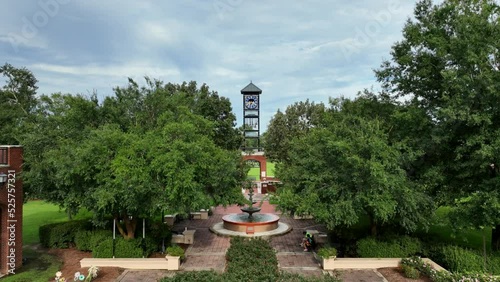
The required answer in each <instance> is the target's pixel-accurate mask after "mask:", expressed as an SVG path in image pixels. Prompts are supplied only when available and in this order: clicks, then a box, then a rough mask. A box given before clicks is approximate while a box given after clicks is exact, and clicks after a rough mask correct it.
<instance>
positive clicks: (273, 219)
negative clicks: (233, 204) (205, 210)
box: [211, 187, 291, 237]
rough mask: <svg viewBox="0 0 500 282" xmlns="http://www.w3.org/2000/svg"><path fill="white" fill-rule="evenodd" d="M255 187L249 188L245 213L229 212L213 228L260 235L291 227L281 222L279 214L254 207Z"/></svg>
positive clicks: (247, 234)
mask: <svg viewBox="0 0 500 282" xmlns="http://www.w3.org/2000/svg"><path fill="white" fill-rule="evenodd" d="M253 195H254V194H253V188H252V187H251V188H249V193H248V196H249V201H250V204H249V205H248V206H246V207H242V208H241V211H242V212H243V213H239V214H228V215H225V216H223V217H222V222H219V223H217V224H215V225H214V226H213V227H212V228H211V230H212V231H213V232H215V233H217V234H220V235H230V236H244V237H250V236H252V237H260V236H273V235H278V234H283V233H286V232H288V231H290V230H291V228H290V227H289V226H288V225H287V224H285V223H282V222H279V219H280V218H279V216H277V215H275V214H270V213H259V214H256V213H258V212H260V210H261V208H260V207H254V206H253V205H254V204H255V203H256V202H254V201H253Z"/></svg>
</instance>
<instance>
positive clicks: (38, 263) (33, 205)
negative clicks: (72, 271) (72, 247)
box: [1, 201, 92, 282]
mask: <svg viewBox="0 0 500 282" xmlns="http://www.w3.org/2000/svg"><path fill="white" fill-rule="evenodd" d="M90 217H92V214H91V213H90V212H88V211H86V210H82V211H80V212H79V213H78V214H77V215H76V216H74V217H73V219H84V218H90ZM68 220H69V219H68V215H67V213H66V212H65V211H62V210H61V209H60V208H59V206H57V205H54V204H50V203H47V202H44V201H30V202H27V203H25V204H24V205H23V245H24V247H23V258H24V260H25V262H24V263H23V267H22V268H20V269H19V271H16V274H15V275H11V276H7V277H4V278H2V280H1V281H2V282H33V281H49V280H52V279H53V278H54V277H55V276H54V275H55V273H56V272H57V271H59V270H60V268H61V265H62V261H61V260H60V259H59V258H57V257H55V256H53V255H49V254H47V253H45V252H41V251H37V250H34V249H33V248H32V246H33V245H35V244H38V243H40V238H39V237H38V229H39V228H40V226H42V225H45V224H50V223H55V222H63V221H68Z"/></svg>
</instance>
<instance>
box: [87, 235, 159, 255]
mask: <svg viewBox="0 0 500 282" xmlns="http://www.w3.org/2000/svg"><path fill="white" fill-rule="evenodd" d="M143 247H145V250H144V251H143ZM154 251H156V243H155V242H154V240H152V239H151V238H148V237H146V239H144V241H143V239H142V238H139V239H130V240H125V239H123V238H121V237H120V238H116V240H115V258H142V257H143V256H144V257H148V256H149V255H150V254H151V253H152V252H154ZM92 257H94V258H112V257H113V238H108V239H105V240H103V241H102V242H101V243H100V244H99V245H97V247H96V248H94V249H93V250H92Z"/></svg>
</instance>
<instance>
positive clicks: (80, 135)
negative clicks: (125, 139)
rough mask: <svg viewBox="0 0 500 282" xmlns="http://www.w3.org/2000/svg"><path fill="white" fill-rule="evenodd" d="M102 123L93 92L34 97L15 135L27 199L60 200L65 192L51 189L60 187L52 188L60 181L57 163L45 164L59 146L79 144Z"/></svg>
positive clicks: (66, 155)
mask: <svg viewBox="0 0 500 282" xmlns="http://www.w3.org/2000/svg"><path fill="white" fill-rule="evenodd" d="M101 122H102V118H101V113H100V107H99V104H98V101H97V97H96V95H92V96H91V97H85V96H82V95H69V94H60V93H55V94H52V95H50V96H47V95H42V96H40V97H39V98H38V99H37V105H36V107H35V108H34V109H33V110H32V113H31V117H30V119H29V121H26V122H24V123H23V125H22V127H21V128H20V133H19V136H18V137H19V140H20V142H21V144H22V145H23V147H24V154H23V158H24V167H23V177H24V184H25V186H24V192H25V194H26V197H25V198H26V199H30V198H43V199H47V200H49V201H54V202H57V203H61V197H63V196H64V194H62V193H54V190H58V189H59V188H60V187H59V188H56V187H54V185H60V183H59V182H57V181H55V180H54V179H53V177H55V175H56V168H57V163H54V164H50V163H48V162H49V161H50V160H51V157H49V154H52V152H53V151H54V150H57V149H59V148H60V147H61V146H70V145H74V144H78V143H80V142H81V141H82V140H84V139H85V138H87V136H88V134H89V132H90V130H91V129H92V128H97V127H98V126H100V124H101ZM67 151H68V152H65V153H63V154H62V155H60V156H57V158H62V159H64V158H66V157H68V156H71V155H72V152H71V148H68V150H67ZM57 158H56V159H57ZM58 183H59V184H58ZM68 202H69V201H68ZM64 207H66V208H68V210H69V211H71V210H73V211H75V210H74V209H75V208H76V207H75V205H74V204H71V205H65V206H64ZM71 207H73V208H71ZM70 214H71V212H70Z"/></svg>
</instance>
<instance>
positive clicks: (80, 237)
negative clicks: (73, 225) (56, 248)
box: [75, 230, 113, 251]
mask: <svg viewBox="0 0 500 282" xmlns="http://www.w3.org/2000/svg"><path fill="white" fill-rule="evenodd" d="M109 238H113V232H112V231H109V230H95V231H80V232H78V233H77V234H76V235H75V245H76V248H77V249H78V250H80V251H92V250H94V248H96V247H97V246H98V245H99V244H100V243H101V242H102V241H104V240H106V239H109Z"/></svg>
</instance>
